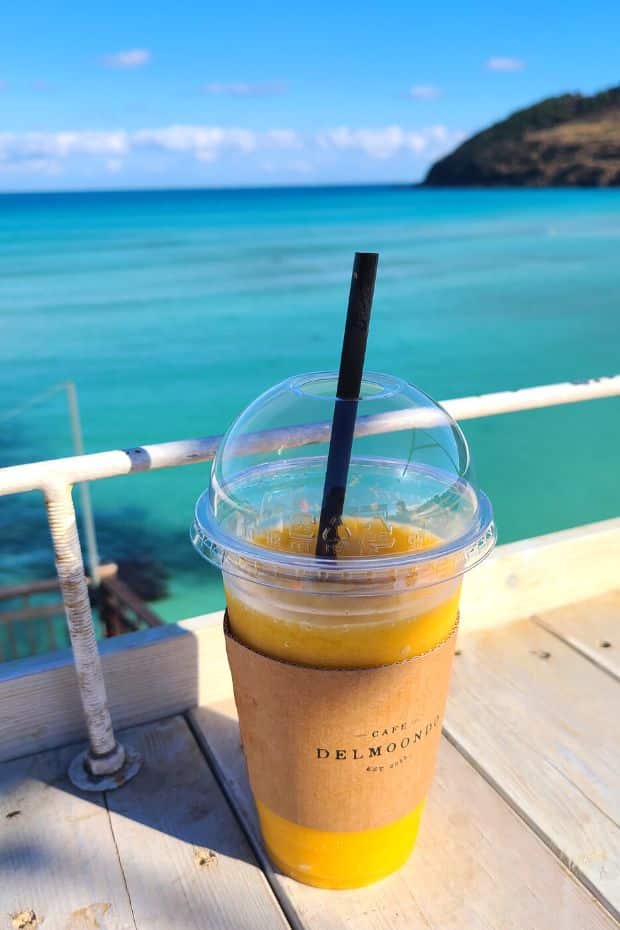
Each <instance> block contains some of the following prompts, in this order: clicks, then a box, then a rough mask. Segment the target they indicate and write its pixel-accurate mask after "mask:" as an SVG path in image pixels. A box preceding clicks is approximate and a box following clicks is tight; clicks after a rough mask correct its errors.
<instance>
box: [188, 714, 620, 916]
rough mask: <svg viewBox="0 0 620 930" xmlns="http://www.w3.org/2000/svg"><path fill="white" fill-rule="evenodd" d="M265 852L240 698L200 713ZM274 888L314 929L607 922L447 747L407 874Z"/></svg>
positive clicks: (276, 880) (201, 726)
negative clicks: (347, 887)
mask: <svg viewBox="0 0 620 930" xmlns="http://www.w3.org/2000/svg"><path fill="white" fill-rule="evenodd" d="M190 716H191V718H192V720H193V723H194V725H195V727H196V730H197V732H198V733H199V734H200V735H201V739H202V741H203V743H204V745H205V747H206V750H207V752H208V753H209V754H210V757H211V758H212V760H213V763H214V765H216V766H217V770H218V773H219V775H220V779H221V781H222V783H223V784H224V785H225V788H226V790H227V792H228V794H229V798H230V799H231V802H232V803H233V804H234V806H235V809H236V810H237V812H238V815H239V816H240V818H241V820H242V821H243V823H244V824H247V826H248V829H249V831H251V835H252V837H253V841H254V843H255V844H256V847H257V849H258V850H262V847H261V845H260V840H259V839H258V826H257V820H256V814H255V810H254V805H253V803H252V800H251V796H250V792H249V788H248V783H247V777H246V773H245V766H244V763H243V757H242V754H241V751H240V745H239V729H238V725H237V719H236V714H235V708H234V703H233V702H232V701H231V700H228V701H226V702H220V703H216V704H214V705H212V706H211V707H199V708H196V709H195V710H193V711H191V712H190ZM260 854H261V856H262V858H263V860H264V865H265V867H266V869H267V870H268V874H269V877H270V880H271V881H272V883H273V884H274V887H275V888H276V889H277V892H278V895H279V896H281V900H286V901H287V902H288V905H289V907H290V908H291V910H292V911H293V912H294V914H296V915H297V918H298V921H299V923H300V925H301V926H303V927H308V928H312V930H334V928H338V930H349V928H350V930H401V928H402V930H414V928H418V927H419V928H423V927H424V928H427V930H463V928H467V930H483V928H484V930H500V928H501V930H524V928H527V930H548V928H549V927H550V926H551V924H550V915H553V917H552V925H553V928H554V930H584V928H586V927H587V928H588V930H602V928H609V930H611V928H612V927H615V926H616V925H615V923H614V921H613V920H612V918H611V917H610V916H609V915H608V914H606V913H605V912H604V911H603V910H602V909H601V908H600V907H599V905H598V903H597V902H595V901H594V899H593V898H592V897H591V895H590V894H589V893H588V891H587V890H586V889H585V888H584V887H583V886H582V885H580V884H579V883H578V882H577V881H576V880H575V879H574V877H573V876H571V875H570V873H569V872H568V871H567V870H566V869H565V868H564V867H563V866H562V864H561V863H560V862H559V861H558V860H557V859H556V858H555V856H553V854H552V853H551V852H550V851H549V850H548V849H547V848H546V846H544V844H543V843H541V842H540V840H539V839H538V838H537V837H536V836H535V834H534V833H533V832H532V831H531V830H530V829H529V828H528V827H527V826H526V824H525V823H524V822H523V821H522V820H521V819H520V818H519V817H517V815H516V814H515V813H514V812H513V811H512V810H511V808H510V807H509V806H508V805H507V804H506V803H505V802H504V801H503V799H502V798H501V797H500V796H499V795H498V794H497V793H496V792H495V791H494V790H493V788H492V787H491V786H490V785H489V784H488V783H487V782H486V781H485V780H484V779H483V778H482V777H481V776H480V775H479V774H478V772H476V771H475V769H474V768H472V766H470V765H469V763H468V762H467V761H466V760H465V759H464V758H463V757H462V756H461V755H460V754H459V753H458V752H457V750H456V749H455V748H454V747H453V746H451V745H450V744H449V743H448V742H447V741H446V740H443V741H442V746H441V750H440V759H439V766H438V772H437V775H436V777H435V782H434V785H433V789H432V792H431V796H430V798H429V803H428V807H427V810H426V812H425V815H424V820H423V823H422V829H421V833H420V838H419V841H418V845H417V848H416V850H415V852H414V854H413V856H412V858H411V859H410V861H409V862H408V863H407V864H406V865H405V867H404V868H403V869H401V870H400V872H398V873H396V874H395V875H393V876H391V877H390V878H388V879H386V880H385V881H382V882H380V883H378V884H377V885H374V886H370V887H369V888H364V889H359V890H356V891H339V892H333V891H322V890H320V889H316V888H310V887H308V886H305V885H301V884H299V883H298V882H295V881H293V880H292V879H289V878H286V877H285V876H282V875H280V874H278V873H274V872H273V869H272V868H271V867H270V865H269V863H268V860H266V858H265V853H264V852H262V851H261V853H260Z"/></svg>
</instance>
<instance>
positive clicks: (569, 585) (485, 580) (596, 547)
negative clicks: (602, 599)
mask: <svg viewBox="0 0 620 930" xmlns="http://www.w3.org/2000/svg"><path fill="white" fill-rule="evenodd" d="M619 565H620V518H616V519H614V520H604V521H602V522H600V523H590V524H588V525H587V526H578V527H575V528H574V529H571V530H562V531H561V532H559V533H549V534H548V535H546V536H537V537H534V538H533V539H523V540H521V541H520V542H516V543H510V544H509V545H507V546H499V547H498V548H497V549H496V550H495V552H494V553H492V555H491V556H490V557H489V558H488V559H487V560H486V561H485V562H483V563H482V565H480V566H478V568H476V569H475V570H474V571H472V572H470V573H469V574H468V575H467V577H466V579H465V582H464V584H463V595H462V598H461V631H462V632H466V631H469V630H479V629H488V628H489V627H496V626H498V624H501V623H509V622H511V621H513V620H521V619H522V618H523V617H528V616H529V615H530V614H532V613H535V612H541V611H544V610H551V609H553V608H555V607H560V606H562V605H564V604H572V603H574V602H576V601H583V600H586V599H587V598H590V597H596V596H598V595H599V594H603V593H604V592H605V591H612V590H614V589H615V588H617V587H618V566H619Z"/></svg>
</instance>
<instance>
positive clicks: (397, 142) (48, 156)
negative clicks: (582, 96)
mask: <svg viewBox="0 0 620 930" xmlns="http://www.w3.org/2000/svg"><path fill="white" fill-rule="evenodd" d="M462 138H463V133H462V132H460V131H455V130H452V129H449V128H448V127H446V126H443V125H441V124H439V125H435V126H427V127H424V128H421V129H407V128H405V127H403V126H400V125H398V124H394V125H391V126H379V127H361V128H360V127H351V126H337V127H333V128H327V129H323V130H321V131H319V132H307V133H300V132H298V131H296V130H294V129H287V128H273V129H266V130H262V131H256V130H253V129H247V128H244V127H223V126H207V125H187V124H178V125H172V126H160V127H154V128H144V129H138V130H135V131H129V130H126V129H111V130H66V131H62V132H25V133H7V132H5V133H2V132H0V170H2V172H3V173H5V174H6V173H7V172H11V171H14V172H16V173H18V174H19V173H31V174H36V173H40V174H49V173H50V172H57V171H60V170H63V171H64V170H65V169H66V170H67V172H75V171H77V172H78V174H79V172H80V171H82V170H83V169H84V168H85V167H87V168H88V170H89V172H91V174H92V169H93V168H94V170H95V171H96V170H100V171H101V172H103V173H104V174H117V173H119V172H121V171H125V170H128V171H130V172H131V171H132V170H135V169H136V167H139V168H140V170H144V171H148V170H150V169H151V167H152V166H153V165H154V164H155V165H157V164H159V165H160V168H161V165H162V164H163V165H164V166H168V169H174V166H175V164H178V163H179V162H180V161H181V160H182V159H194V160H195V161H196V162H198V163H201V164H205V165H212V164H213V163H215V162H217V161H219V160H221V161H223V162H225V163H226V162H228V164H229V166H230V162H231V159H234V160H235V161H238V160H243V161H244V162H245V163H247V164H248V165H249V166H252V165H254V167H256V165H261V164H273V165H274V169H273V173H274V174H276V173H277V171H278V170H279V171H285V172H286V171H293V172H296V173H298V174H300V175H303V174H309V173H311V172H320V171H321V170H322V167H323V168H324V167H325V164H326V163H329V164H334V163H335V162H337V161H338V159H340V161H341V162H342V164H344V162H345V161H346V159H344V158H343V157H342V156H344V155H349V156H350V155H351V154H353V155H354V156H355V154H357V155H358V156H360V157H362V158H366V159H370V160H373V161H379V162H381V161H383V162H386V161H389V160H390V159H394V158H396V157H398V156H400V157H405V158H407V157H408V156H411V155H417V156H419V157H421V158H424V159H430V158H434V157H437V156H438V155H440V154H443V153H444V152H445V151H447V150H448V149H449V148H451V147H453V146H454V145H456V144H457V143H458V142H460V141H461V139H462ZM287 153H291V157H292V159H293V160H290V157H289V156H288V154H287ZM162 156H163V157H162ZM253 159H254V161H252V160H253ZM354 161H356V162H360V164H361V161H360V158H357V159H355V158H354Z"/></svg>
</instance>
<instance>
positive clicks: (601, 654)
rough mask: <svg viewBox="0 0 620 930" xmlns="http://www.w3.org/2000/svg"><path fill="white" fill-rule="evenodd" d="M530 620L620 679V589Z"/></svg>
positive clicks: (538, 615)
mask: <svg viewBox="0 0 620 930" xmlns="http://www.w3.org/2000/svg"><path fill="white" fill-rule="evenodd" d="M618 570H619V573H620V565H619V569H618ZM531 619H532V620H534V621H535V622H536V623H538V624H540V626H542V627H544V628H545V629H546V630H549V632H550V633H555V635H556V636H559V637H560V638H561V639H563V640H565V641H566V642H567V643H570V645H571V646H573V647H574V648H575V649H578V650H579V652H581V653H583V655H584V656H587V657H588V659H590V660H591V661H592V662H594V663H595V664H596V665H599V666H600V667H601V668H604V669H605V670H606V671H607V672H609V673H610V674H612V675H614V676H615V677H616V678H620V589H618V590H616V591H610V592H608V593H607V594H602V595H600V596H599V597H593V598H590V599H589V600H587V601H578V602H577V603H575V604H566V605H564V606H563V607H559V608H556V609H555V610H547V611H545V612H544V613H540V614H534V615H533V616H532V618H531Z"/></svg>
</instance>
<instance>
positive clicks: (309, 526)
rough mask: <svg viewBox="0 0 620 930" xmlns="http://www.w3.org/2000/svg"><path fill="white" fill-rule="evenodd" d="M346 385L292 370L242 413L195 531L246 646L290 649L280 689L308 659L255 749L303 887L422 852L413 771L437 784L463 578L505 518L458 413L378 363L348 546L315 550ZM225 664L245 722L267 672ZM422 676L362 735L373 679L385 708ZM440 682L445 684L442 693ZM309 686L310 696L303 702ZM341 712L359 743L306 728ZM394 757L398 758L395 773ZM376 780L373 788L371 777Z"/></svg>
mask: <svg viewBox="0 0 620 930" xmlns="http://www.w3.org/2000/svg"><path fill="white" fill-rule="evenodd" d="M335 385H336V375H335V374H333V373H329V372H328V373H319V374H309V375H302V376H298V377H296V378H292V379H289V380H288V381H285V382H283V383H282V384H280V385H277V386H276V387H274V388H272V389H271V390H270V391H268V392H267V393H266V394H264V395H262V396H261V397H259V398H258V399H257V400H256V401H255V402H254V403H253V404H251V405H250V407H249V408H247V410H246V411H245V412H244V413H243V414H241V416H240V417H239V418H238V419H237V420H236V421H235V423H234V424H233V425H232V427H231V428H230V430H229V431H228V433H227V434H226V436H225V438H224V440H223V442H222V444H221V446H220V449H219V450H218V454H217V456H216V459H215V461H214V463H213V469H212V476H211V482H210V485H209V488H208V489H207V491H206V492H205V493H204V494H203V495H202V496H201V498H200V499H199V501H198V504H197V508H196V518H195V522H194V527H193V541H194V544H195V545H196V547H197V548H198V550H199V551H200V552H201V554H203V555H204V556H205V557H206V558H207V559H208V560H209V561H211V562H212V563H214V564H216V565H218V566H219V567H220V568H221V570H222V573H223V580H224V587H225V592H226V602H227V609H228V622H229V627H230V634H231V636H232V637H233V638H234V640H235V641H236V642H238V643H240V644H242V646H244V647H247V649H248V650H250V651H251V653H252V654H255V655H258V656H261V657H267V658H269V659H275V660H278V662H277V663H271V664H269V663H268V664H267V666H266V669H265V671H264V674H266V675H267V676H269V675H271V674H273V676H274V677H273V687H274V688H275V689H276V691H277V689H278V688H280V687H281V682H280V678H281V676H282V675H284V676H285V677H286V675H287V674H288V672H289V671H290V670H291V669H293V672H295V669H297V677H295V674H293V676H292V677H290V676H289V677H290V684H289V685H288V687H290V689H291V690H290V700H286V699H285V700H283V701H282V705H283V710H282V714H283V716H282V718H281V719H278V720H277V721H276V723H275V724H273V726H272V729H271V730H268V731H265V732H264V733H263V732H261V734H260V737H261V741H262V742H261V743H260V746H261V747H262V748H261V753H257V751H256V750H255V749H253V751H252V754H250V753H249V752H248V763H249V776H250V782H251V785H252V787H253V790H254V795H255V802H256V806H257V809H258V814H259V819H260V825H261V830H262V834H263V839H264V843H265V846H266V849H267V852H268V854H269V856H270V857H271V859H272V860H273V862H274V864H275V865H276V866H277V867H278V868H279V869H280V870H281V871H282V872H284V873H285V874H287V875H291V876H293V877H294V878H296V879H298V880H300V881H302V882H305V883H307V884H312V885H318V886H321V887H326V888H350V887H358V886H361V885H366V884H369V883H371V882H373V881H376V880H377V879H379V878H382V877H384V876H385V875H387V874H389V873H390V872H392V871H394V870H395V869H397V868H398V867H399V866H400V865H402V864H403V862H404V861H405V860H406V859H407V857H408V856H409V854H410V852H411V850H412V848H413V845H414V843H415V839H416V836H417V832H418V827H419V824H420V818H421V814H422V811H423V808H424V802H425V796H418V795H416V796H415V803H414V802H413V801H412V803H411V806H409V807H407V798H409V797H410V794H409V791H410V782H411V783H413V782H415V780H416V778H422V770H424V772H426V773H427V774H426V776H425V777H426V781H425V782H424V784H425V785H427V782H428V771H429V766H430V767H431V769H430V770H432V766H434V757H435V753H436V746H437V743H438V740H439V732H440V724H441V718H442V715H443V707H444V703H445V697H446V694H445V691H446V689H447V681H448V676H449V663H450V660H451V654H452V651H453V648H454V636H455V628H456V624H457V618H458V604H459V596H460V589H461V579H462V575H463V573H464V572H465V571H467V570H468V569H469V568H471V567H472V566H473V565H475V564H477V563H478V562H479V561H480V560H481V559H482V558H484V556H485V555H486V554H487V553H488V552H489V551H490V550H491V548H492V547H493V544H494V541H495V529H494V524H493V518H492V511H491V506H490V503H489V501H488V499H487V498H486V496H485V495H484V494H483V493H482V492H481V491H479V490H478V489H477V487H476V485H475V482H474V480H473V476H472V468H471V461H470V455H469V450H468V448H467V443H466V441H465V439H464V436H463V434H462V432H461V430H460V428H459V427H458V426H457V424H456V423H455V422H454V421H453V420H452V419H451V418H450V416H449V415H448V414H447V413H446V411H444V410H443V409H442V408H441V407H439V406H438V405H437V404H436V403H435V402H434V401H432V400H431V399H430V398H429V397H428V396H427V395H425V394H424V393H423V392H421V391H420V390H418V389H417V388H414V387H413V386H411V385H408V384H406V383H405V382H403V381H401V380H399V379H396V378H393V377H390V376H387V375H382V374H368V375H367V376H366V377H365V379H364V381H363V384H362V391H361V399H360V401H359V406H358V419H357V428H356V437H355V440H354V444H353V452H352V457H351V466H350V472H349V480H348V485H347V493H346V500H345V508H344V518H343V523H342V525H341V527H340V528H339V538H340V542H339V544H338V551H337V558H336V559H335V560H323V559H317V558H316V557H315V555H314V553H315V548H316V533H317V527H318V516H319V513H320V507H321V498H322V487H323V479H324V475H325V464H326V455H327V448H328V442H329V432H330V423H331V414H332V410H333V404H334V401H335ZM252 661H254V659H253V660H252ZM429 661H430V662H439V661H440V662H441V663H442V669H443V671H442V673H441V675H440V676H436V678H434V677H433V676H432V675H431V676H430V677H429V674H430V673H428V674H427V675H426V678H424V674H425V673H424V672H423V671H422V672H420V670H421V669H422V666H421V665H420V664H419V663H421V662H425V663H427V662H429ZM231 665H232V670H233V681H234V684H235V694H236V696H237V699H238V704H239V708H240V718H241V725H242V733H244V719H243V714H242V712H241V711H242V705H243V704H244V703H245V704H247V702H248V700H249V701H250V704H252V703H253V704H257V703H258V702H259V701H263V703H265V702H268V701H269V694H270V689H269V681H267V690H266V691H264V692H261V691H260V687H263V688H265V683H264V681H263V684H262V686H260V685H259V684H257V685H256V694H255V695H253V694H252V688H253V687H255V685H254V683H253V682H254V679H252V678H251V674H250V673H248V675H249V679H251V680H248V681H245V680H244V681H241V680H239V679H240V678H243V677H244V675H245V667H243V666H242V672H241V673H240V671H239V668H238V667H236V664H234V663H232V662H231ZM424 667H425V668H429V669H430V668H431V666H430V665H428V666H426V665H425V666H424ZM249 668H250V666H248V669H249ZM300 670H305V673H304V674H303V675H300ZM318 670H323V674H321V673H320V672H319V673H317V672H318ZM327 670H332V674H331V675H326V674H325V672H326V671H327ZM345 670H346V671H345ZM353 670H358V673H356V674H351V672H352V671H353ZM373 670H374V671H373ZM420 675H421V677H420ZM235 676H237V680H235ZM416 676H417V677H416ZM442 676H443V677H442ZM418 678H419V679H420V681H422V682H424V681H425V682H426V684H425V685H420V687H425V688H426V691H425V692H424V694H421V696H420V701H421V702H426V703H425V704H422V703H421V704H420V706H425V707H426V706H428V707H431V706H432V707H433V708H434V710H433V714H432V720H431V722H430V723H428V722H427V723H426V724H425V723H424V720H422V722H420V721H419V720H417V718H416V710H415V708H416V701H417V698H416V692H415V688H416V687H418V685H416V684H415V682H416V681H418ZM440 678H441V681H442V682H444V684H441V683H440V682H439V679H440ZM286 680H287V681H288V680H289V679H286ZM435 681H436V682H437V683H436V684H435ZM297 682H299V689H298V688H297ZM411 682H413V684H412V685H411V687H412V688H413V692H412V693H413V695H414V698H415V700H414V701H413V703H412V701H411V695H410V697H409V704H408V705H407V706H408V708H409V712H408V716H407V719H403V720H401V717H404V716H406V715H404V714H401V715H400V716H398V714H396V716H395V718H394V719H392V717H389V719H388V718H386V719H382V721H381V722H380V723H379V725H378V726H377V727H374V726H373V724H372V723H370V724H369V725H368V726H367V728H366V729H367V732H366V734H357V733H356V734H353V731H352V730H351V727H353V729H355V727H354V720H355V721H356V720H357V717H355V718H353V717H352V716H351V715H352V714H354V713H355V712H356V711H355V708H356V707H359V708H360V712H361V711H362V708H363V710H364V713H367V712H368V711H367V708H366V707H365V704H366V701H365V699H364V697H365V694H366V691H365V688H366V687H368V696H369V700H371V702H374V704H373V706H375V705H376V706H378V705H377V701H378V700H379V698H380V700H379V704H380V705H381V707H382V708H384V710H382V711H381V712H379V711H377V715H378V716H377V720H379V718H380V717H381V714H383V715H384V717H385V713H386V711H385V707H388V708H392V707H395V708H400V706H401V705H399V701H401V703H402V694H401V692H402V691H403V688H404V687H405V686H406V688H409V686H410V684H411ZM429 682H430V684H429ZM403 683H404V684H403ZM435 687H436V689H437V693H430V692H432V691H433V688H435ZM308 689H309V690H308ZM313 689H314V690H313ZM377 689H378V690H377ZM382 689H383V690H382ZM390 689H393V690H394V694H393V695H391V693H389V692H390ZM429 689H430V691H429ZM242 691H243V692H244V695H245V697H244V698H243V699H241V703H240V695H241V692H242ZM248 691H249V692H250V693H249V694H248ZM297 691H299V694H297ZM427 692H428V693H427ZM299 695H304V700H305V702H306V703H305V705H303V704H302V706H301V708H300V707H299V706H297V704H298V703H299V700H301V698H300V697H299ZM371 695H373V696H372V697H371ZM377 695H379V698H378V697H377ZM356 696H357V697H356ZM360 696H361V698H360ZM284 697H285V698H286V697H287V693H286V692H285V693H284ZM298 699H299V700H298ZM356 701H357V703H356ZM429 702H430V703H429ZM318 707H320V708H321V710H320V712H319V711H318V710H317V708H318ZM276 710H277V709H276ZM244 713H245V715H246V729H245V733H244V742H246V743H247V746H246V749H247V750H249V749H250V742H253V739H252V737H253V733H252V731H251V729H248V726H249V725H250V724H251V723H252V722H253V721H254V720H255V719H256V720H258V719H259V718H255V717H253V716H251V714H250V712H249V711H248V710H247V709H246V710H244ZM341 713H342V715H343V721H342V726H343V727H344V731H346V732H347V733H348V732H349V731H351V734H352V735H354V736H355V737H356V739H357V737H358V736H359V737H360V738H361V737H362V736H364V740H362V741H361V742H360V741H359V740H358V742H357V743H356V744H355V746H354V747H353V748H351V746H350V745H344V743H345V742H346V740H345V738H344V736H343V738H342V739H340V736H339V742H341V743H342V744H343V745H342V746H341V745H339V742H336V744H333V743H330V744H329V745H327V744H326V745H321V741H320V740H319V739H318V738H317V739H315V740H314V743H312V739H310V742H308V740H306V741H304V740H303V739H302V738H301V737H299V738H298V736H297V734H298V733H299V731H301V732H302V735H303V730H304V726H306V718H312V717H313V716H314V718H316V717H317V714H318V715H319V717H321V715H325V718H326V724H325V725H326V727H327V728H328V730H329V732H330V733H339V729H338V728H339V725H340V721H339V714H341ZM347 715H349V716H348V717H347ZM392 716H394V715H392ZM328 718H329V719H328ZM369 719H374V718H369ZM315 723H316V720H315ZM262 725H264V721H263V724H261V726H262ZM308 725H309V726H310V724H308ZM312 725H314V724H312ZM317 725H318V726H319V727H320V726H321V720H319V721H318V724H317ZM424 726H426V728H427V729H426V736H427V738H426V740H425V739H424V736H425V730H424ZM429 727H431V730H432V734H431V735H428V728H429ZM347 728H348V729H347ZM399 728H401V729H399ZM344 731H343V732H344ZM313 733H314V731H313ZM375 733H376V735H375ZM283 734H286V738H284V736H283ZM366 736H367V739H366ZM418 737H419V742H418V741H417V740H418ZM431 741H432V746H431ZM322 742H325V741H324V740H323V741H322ZM315 744H317V745H315ZM272 749H273V753H272V752H271V750H272ZM373 751H374V752H373ZM429 753H431V756H432V757H431V756H429ZM302 757H303V758H302ZM274 760H275V762H274ZM421 760H423V762H422V761H421ZM399 764H402V768H401V771H400V772H399V771H398V770H396V771H393V768H394V766H398V765H399ZM269 767H271V768H269ZM328 767H329V768H328ZM379 769H380V771H379ZM328 771H329V772H331V773H332V774H331V775H328V776H327V780H325V773H327V772H328ZM360 772H364V776H363V777H360V775H359V773H360ZM407 772H408V773H409V774H408V775H406V780H405V781H403V777H404V776H403V773H405V774H406V773H407ZM348 773H350V778H351V783H350V787H349V786H348V784H347V778H348V777H349V774H348ZM366 775H367V777H366ZM265 778H267V780H269V779H271V778H273V779H275V780H276V781H278V779H279V786H278V791H276V792H275V794H274V793H273V791H272V786H271V785H269V792H267V793H268V794H269V800H267V799H266V798H265V797H261V796H260V793H259V792H260V791H262V790H265V791H266V789H263V788H261V786H262V785H264V783H265ZM330 779H331V780H330ZM399 779H400V780H399ZM371 780H374V782H375V783H376V787H372V785H371V787H370V788H369V787H368V786H369V784H371ZM420 784H422V782H420ZM257 786H258V787H257ZM403 788H406V791H405V792H404V793H403V794H402V803H401V798H400V797H399V792H403ZM282 791H284V793H285V795H286V797H284V798H282ZM278 792H279V793H278ZM296 795H299V803H297V800H296ZM411 797H413V795H411ZM273 798H276V800H277V799H280V800H277V804H278V806H279V805H280V801H282V806H281V807H280V809H275V805H276V801H274V800H273ZM313 804H314V805H315V808H313V807H312V805H313ZM403 805H404V806H403ZM298 810H299V811H300V812H301V813H300V814H299V815H298V814H297V811H298ZM291 811H294V813H293V814H291ZM317 824H318V826H317ZM351 824H355V828H354V829H352V828H351ZM343 826H344V828H343Z"/></svg>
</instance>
